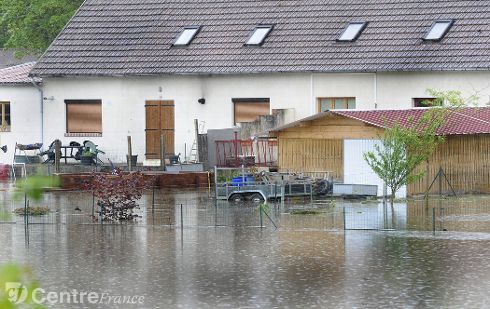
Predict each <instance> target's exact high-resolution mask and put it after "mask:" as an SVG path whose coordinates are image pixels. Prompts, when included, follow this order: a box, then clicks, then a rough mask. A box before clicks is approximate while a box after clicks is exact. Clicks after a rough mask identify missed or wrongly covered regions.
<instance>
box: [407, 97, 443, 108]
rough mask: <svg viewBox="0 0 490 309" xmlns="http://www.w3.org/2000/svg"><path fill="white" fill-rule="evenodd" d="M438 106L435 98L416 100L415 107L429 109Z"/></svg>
mask: <svg viewBox="0 0 490 309" xmlns="http://www.w3.org/2000/svg"><path fill="white" fill-rule="evenodd" d="M434 105H438V104H436V99H434V98H414V99H413V107H429V106H434Z"/></svg>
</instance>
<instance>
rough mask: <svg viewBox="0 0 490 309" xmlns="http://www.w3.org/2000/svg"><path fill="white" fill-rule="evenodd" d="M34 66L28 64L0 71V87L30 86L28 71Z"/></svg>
mask: <svg viewBox="0 0 490 309" xmlns="http://www.w3.org/2000/svg"><path fill="white" fill-rule="evenodd" d="M35 64H36V63H35V62H28V63H23V64H19V65H16V66H13V67H9V68H5V69H0V85H10V84H30V83H31V78H30V77H29V71H30V70H31V69H32V67H34V65H35ZM34 80H35V82H37V83H39V82H40V81H41V80H40V79H39V78H35V79H34Z"/></svg>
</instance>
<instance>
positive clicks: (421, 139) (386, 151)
mask: <svg viewBox="0 0 490 309" xmlns="http://www.w3.org/2000/svg"><path fill="white" fill-rule="evenodd" d="M428 93H429V94H430V95H431V96H433V97H434V98H435V99H434V100H433V101H431V102H427V105H428V106H432V107H431V108H429V109H428V110H427V111H426V112H425V113H424V114H423V115H422V116H421V117H420V118H419V119H408V124H407V125H401V124H400V123H399V122H397V121H394V122H393V123H389V122H388V119H387V120H386V126H387V128H386V129H385V130H384V133H383V135H381V136H380V141H381V143H380V144H376V145H375V146H374V151H369V152H366V153H364V154H363V156H364V160H366V162H367V163H368V165H369V167H371V169H372V170H373V171H374V172H375V173H376V174H377V175H378V177H379V178H381V179H382V180H383V181H384V182H385V183H386V185H387V187H388V188H390V190H391V196H390V200H391V204H393V200H394V199H395V194H396V192H397V191H398V190H399V189H400V188H401V187H402V186H404V185H408V184H410V183H412V182H414V181H416V180H418V179H420V178H421V177H423V176H424V175H425V172H424V171H416V168H417V167H418V166H419V165H420V163H422V162H424V161H427V160H428V159H429V157H430V156H431V155H432V153H433V152H434V151H435V150H436V148H437V147H438V146H439V145H440V144H441V143H443V142H444V136H440V135H437V130H438V129H439V128H441V126H443V125H444V124H445V123H446V122H447V121H448V120H449V119H450V117H451V114H452V113H454V112H456V111H457V110H458V109H460V108H462V107H463V106H465V105H466V104H467V103H470V102H471V103H474V102H476V101H477V97H475V96H472V97H470V98H468V99H464V98H463V97H462V95H461V92H459V91H436V90H428Z"/></svg>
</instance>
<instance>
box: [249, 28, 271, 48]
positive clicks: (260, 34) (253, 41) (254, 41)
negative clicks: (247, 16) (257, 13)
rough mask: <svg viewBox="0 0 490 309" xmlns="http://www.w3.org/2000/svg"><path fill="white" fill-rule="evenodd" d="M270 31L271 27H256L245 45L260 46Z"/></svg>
mask: <svg viewBox="0 0 490 309" xmlns="http://www.w3.org/2000/svg"><path fill="white" fill-rule="evenodd" d="M271 31H272V26H270V25H269V26H257V27H256V28H255V30H254V32H253V33H252V35H251V36H250V37H249V38H248V41H247V43H246V44H245V45H251V46H260V45H262V44H263V43H264V41H265V38H266V37H267V36H268V35H269V33H270V32H271Z"/></svg>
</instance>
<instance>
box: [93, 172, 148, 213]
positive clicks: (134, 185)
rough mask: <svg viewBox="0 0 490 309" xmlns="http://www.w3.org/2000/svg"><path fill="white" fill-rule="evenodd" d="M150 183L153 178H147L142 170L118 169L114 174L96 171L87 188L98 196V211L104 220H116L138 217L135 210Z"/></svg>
mask: <svg viewBox="0 0 490 309" xmlns="http://www.w3.org/2000/svg"><path fill="white" fill-rule="evenodd" d="M150 184H151V180H145V178H144V175H143V174H142V173H141V172H134V173H129V174H124V173H122V172H121V171H120V170H118V171H116V172H115V173H113V174H100V173H94V174H93V175H92V177H91V179H90V180H89V181H88V182H87V183H86V184H85V188H86V189H89V190H91V191H92V192H93V193H94V195H95V197H96V198H97V205H98V206H99V211H97V213H98V214H99V215H100V216H101V217H102V220H104V221H111V222H114V221H129V220H134V219H136V218H137V217H138V215H136V214H135V213H134V211H133V210H134V209H135V208H138V203H137V201H138V200H139V199H141V197H142V196H143V192H144V190H145V189H147V188H149V187H150Z"/></svg>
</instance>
